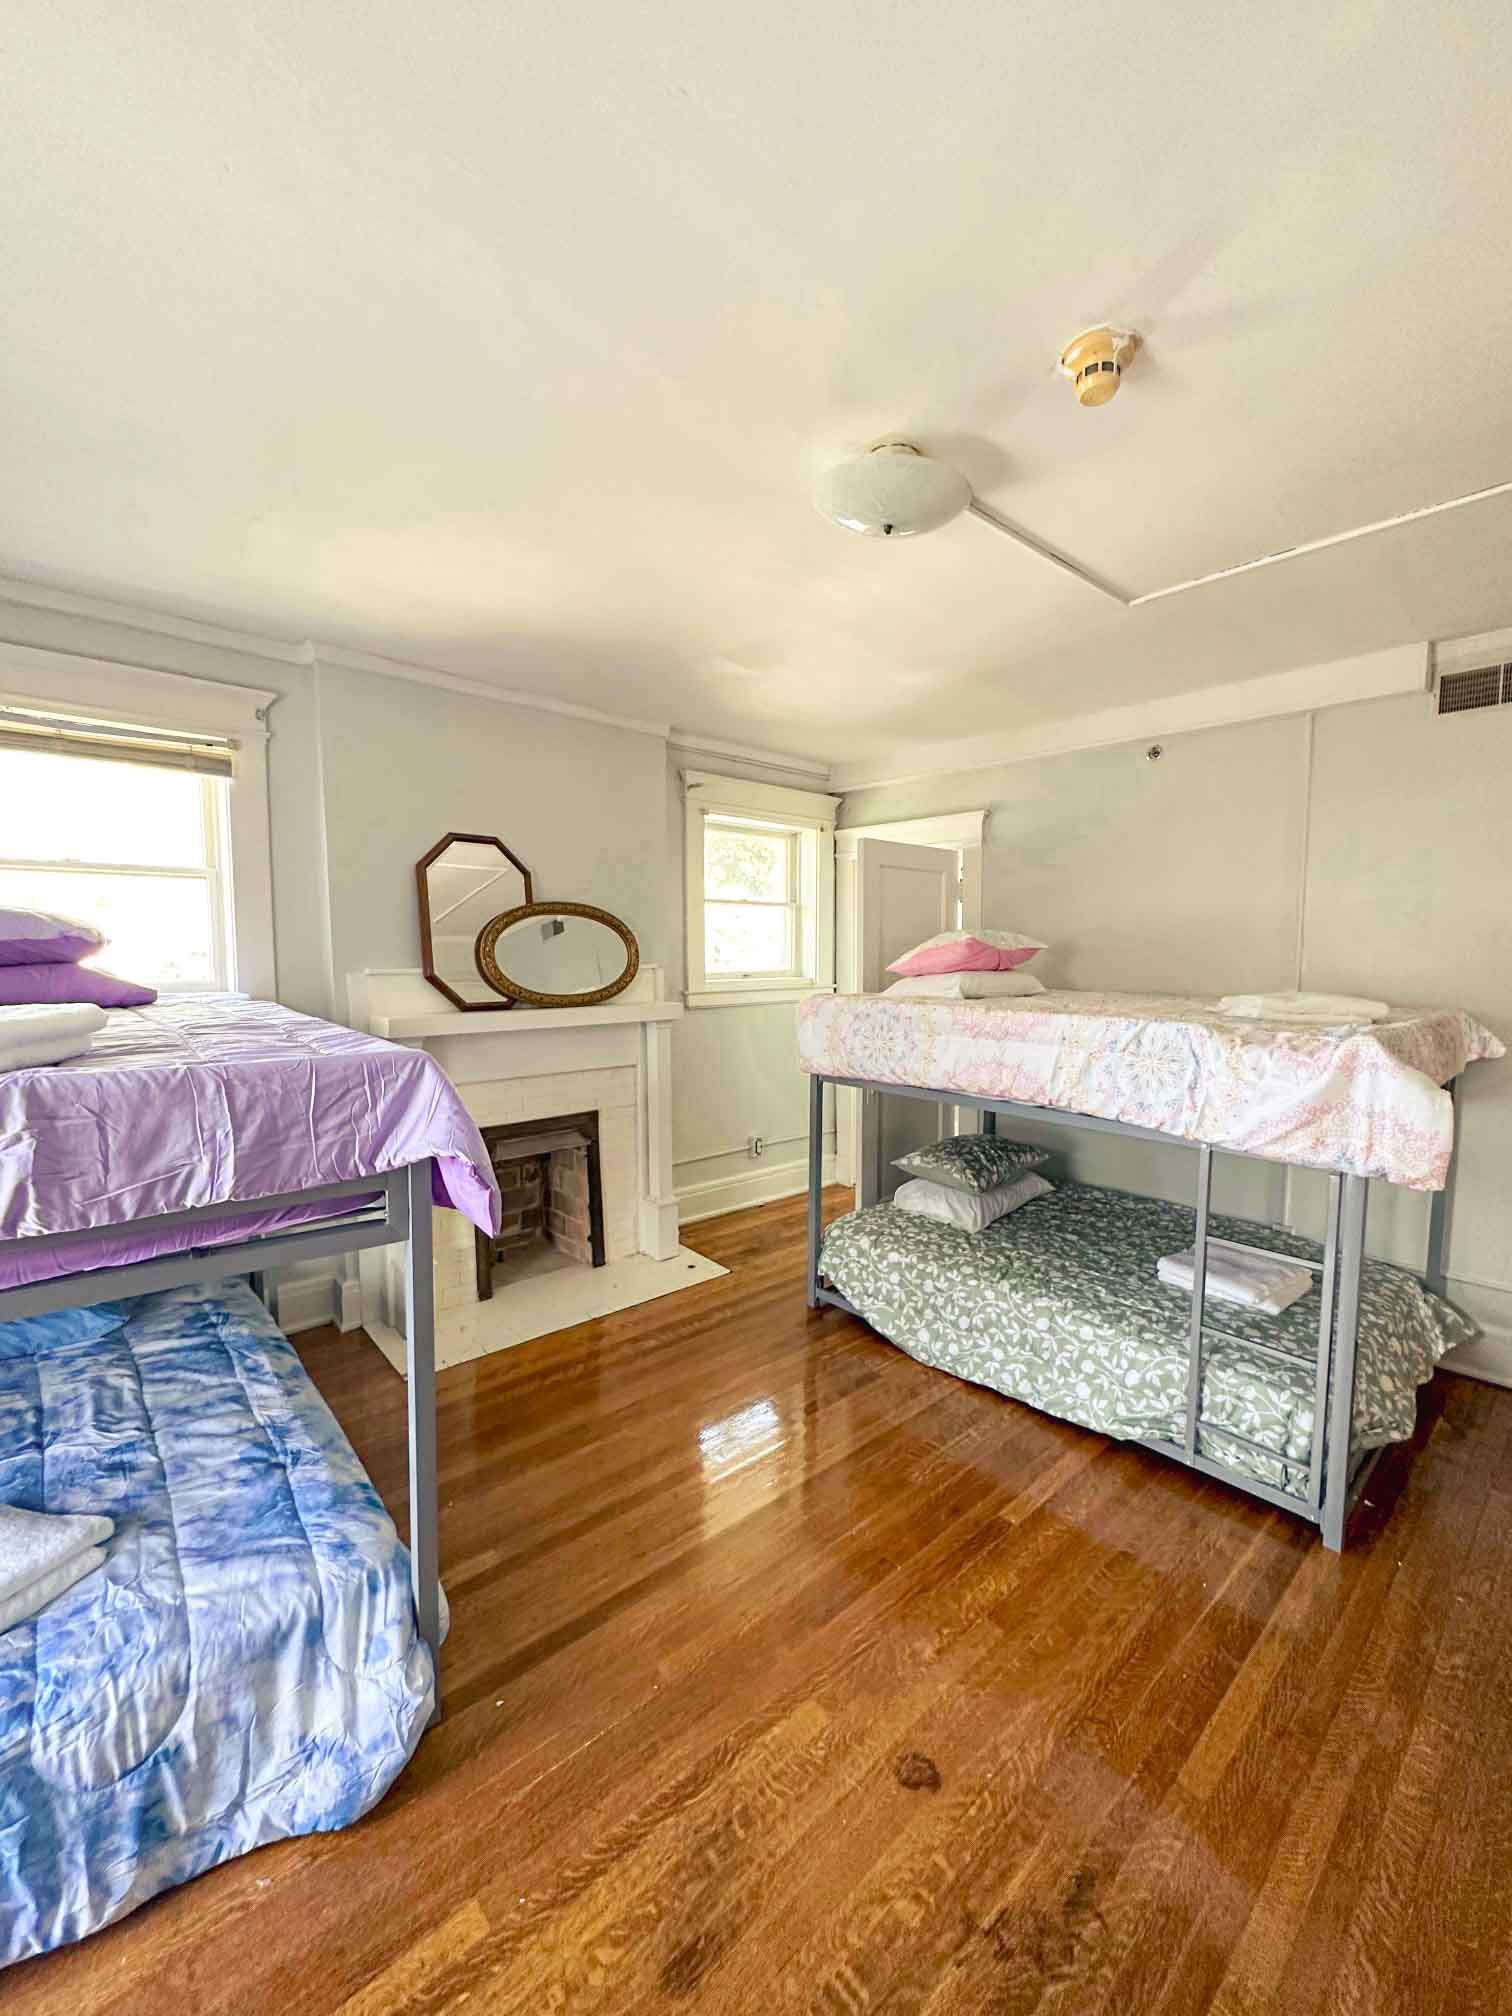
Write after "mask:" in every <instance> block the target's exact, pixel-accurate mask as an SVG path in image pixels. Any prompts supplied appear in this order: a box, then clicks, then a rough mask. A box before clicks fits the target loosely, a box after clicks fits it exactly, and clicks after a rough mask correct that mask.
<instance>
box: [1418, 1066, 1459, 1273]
mask: <svg viewBox="0 0 1512 2016" xmlns="http://www.w3.org/2000/svg"><path fill="white" fill-rule="evenodd" d="M1455 1085H1456V1080H1454V1079H1453V1078H1451V1079H1450V1080H1449V1083H1448V1084H1447V1085H1446V1086H1445V1087H1444V1090H1445V1091H1446V1092H1447V1093H1448V1094H1449V1097H1450V1099H1451V1101H1452V1100H1453V1098H1454V1092H1455ZM1458 1119H1459V1116H1458V1114H1456V1115H1455V1122H1456V1131H1458ZM1457 1147H1458V1144H1457V1143H1456V1149H1457ZM1458 1161H1459V1156H1458V1153H1457V1152H1456V1153H1453V1154H1451V1155H1450V1158H1449V1174H1448V1176H1447V1177H1446V1178H1445V1180H1444V1187H1443V1189H1442V1190H1435V1191H1434V1193H1433V1201H1432V1203H1431V1204H1430V1205H1429V1207H1428V1259H1427V1264H1426V1265H1425V1267H1424V1269H1423V1286H1424V1287H1425V1288H1426V1289H1427V1290H1428V1292H1429V1294H1430V1295H1446V1294H1447V1293H1448V1290H1449V1281H1448V1275H1447V1272H1446V1269H1447V1267H1448V1264H1449V1230H1450V1226H1451V1224H1452V1223H1453V1219H1454V1172H1455V1167H1456V1164H1457V1163H1458Z"/></svg>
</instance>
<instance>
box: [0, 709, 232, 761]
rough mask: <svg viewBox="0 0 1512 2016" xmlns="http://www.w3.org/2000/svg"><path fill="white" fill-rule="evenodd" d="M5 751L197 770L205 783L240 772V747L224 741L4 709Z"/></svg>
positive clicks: (0, 723)
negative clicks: (208, 780)
mask: <svg viewBox="0 0 1512 2016" xmlns="http://www.w3.org/2000/svg"><path fill="white" fill-rule="evenodd" d="M0 749H22V750H27V751H29V752H30V753H31V754H33V755H37V754H40V753H48V754H51V755H54V756H88V757H93V758H95V759H96V760H98V761H100V762H104V763H140V764H143V765H144V766H145V767H147V768H148V769H151V770H193V771H196V772H197V773H198V774H199V775H200V776H202V777H231V776H234V775H235V772H236V745H235V744H234V743H233V742H230V741H227V740H226V739H225V738H224V737H221V736H215V735H176V734H175V733H174V732H173V730H172V729H170V728H129V727H127V726H125V725H124V724H123V723H121V722H117V721H81V720H72V719H70V718H68V717H67V716H65V715H56V714H43V713H40V712H34V711H33V710H32V709H30V708H26V707H16V706H0Z"/></svg>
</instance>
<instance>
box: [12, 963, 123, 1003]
mask: <svg viewBox="0 0 1512 2016" xmlns="http://www.w3.org/2000/svg"><path fill="white" fill-rule="evenodd" d="M156 999H157V994H156V992H155V990H154V989H153V988H151V987H138V986H137V985H136V984H135V983H134V982H133V981H130V980H117V978H116V976H115V975H114V973H101V972H99V971H98V970H97V969H96V968H95V967H93V966H72V965H63V964H56V965H48V966H0V1006H4V1007H7V1008H19V1007H23V1006H26V1005H29V1004H32V1003H36V1002H39V1001H93V1002H94V1003H95V1005H96V1007H99V1008H146V1007H148V1006H149V1005H150V1004H151V1003H152V1002H154V1001H156Z"/></svg>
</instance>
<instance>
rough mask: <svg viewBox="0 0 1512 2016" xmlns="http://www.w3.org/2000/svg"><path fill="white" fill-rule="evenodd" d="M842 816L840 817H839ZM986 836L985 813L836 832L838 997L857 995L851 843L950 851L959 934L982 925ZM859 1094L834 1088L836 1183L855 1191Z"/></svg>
mask: <svg viewBox="0 0 1512 2016" xmlns="http://www.w3.org/2000/svg"><path fill="white" fill-rule="evenodd" d="M843 816H844V815H843V812H842V817H843ZM986 836H987V813H986V810H985V808H984V809H980V810H977V811H972V812H946V813H942V814H938V815H936V816H935V817H932V818H928V819H889V820H884V821H881V822H878V823H875V824H872V825H869V826H842V827H837V828H836V831H835V982H836V991H837V992H838V993H841V994H855V993H858V992H859V991H860V962H861V948H860V944H859V941H858V938H857V933H856V922H857V918H856V864H857V853H856V844H857V842H858V841H861V840H900V841H903V842H905V843H907V844H909V845H912V846H916V847H939V848H941V849H951V850H953V851H954V852H955V854H956V856H957V858H958V861H959V865H960V892H961V894H960V904H961V924H960V928H961V929H962V930H963V931H975V930H980V928H981V923H982V852H983V847H984V844H985V841H986ZM863 1096H874V1095H863V1094H861V1093H858V1092H848V1091H845V1090H844V1089H842V1088H841V1087H839V1086H837V1087H836V1088H835V1181H836V1182H837V1183H844V1184H847V1185H848V1186H849V1187H850V1188H851V1189H854V1188H855V1187H856V1181H857V1175H858V1172H859V1170H860V1167H861V1100H862V1097H863Z"/></svg>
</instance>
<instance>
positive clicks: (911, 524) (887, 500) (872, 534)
mask: <svg viewBox="0 0 1512 2016" xmlns="http://www.w3.org/2000/svg"><path fill="white" fill-rule="evenodd" d="M814 502H815V504H816V505H817V506H818V507H819V509H820V510H821V511H822V512H823V513H824V515H825V517H826V518H828V519H831V520H832V521H833V522H834V523H835V524H836V525H843V526H844V527H845V529H846V530H847V531H848V532H860V533H863V534H864V535H865V536H866V537H867V538H868V539H913V538H915V537H917V535H918V534H919V533H920V532H933V531H935V530H936V529H937V528H938V527H939V526H941V525H948V524H949V523H950V521H951V519H952V518H959V517H960V515H961V513H962V512H963V511H964V510H965V509H966V507H967V505H968V504H970V502H971V485H970V484H969V483H968V482H967V481H966V478H965V477H964V476H963V475H962V474H961V472H960V470H959V469H952V468H951V466H950V464H949V463H948V462H936V461H935V460H934V458H933V456H930V455H921V454H920V453H919V451H918V449H917V448H911V447H910V446H909V445H908V443H907V442H906V441H884V442H882V443H881V444H880V445H879V446H877V447H876V448H873V449H870V450H869V451H868V452H867V453H866V454H865V455H853V456H852V457H851V458H850V460H849V461H847V462H837V463H836V464H835V466H834V468H833V469H827V470H826V471H825V473H824V474H823V475H822V476H821V477H820V478H819V482H818V485H817V487H816V489H815V491H814Z"/></svg>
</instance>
